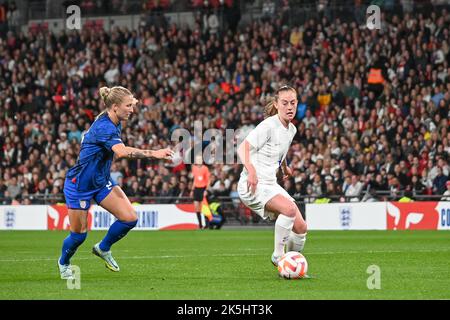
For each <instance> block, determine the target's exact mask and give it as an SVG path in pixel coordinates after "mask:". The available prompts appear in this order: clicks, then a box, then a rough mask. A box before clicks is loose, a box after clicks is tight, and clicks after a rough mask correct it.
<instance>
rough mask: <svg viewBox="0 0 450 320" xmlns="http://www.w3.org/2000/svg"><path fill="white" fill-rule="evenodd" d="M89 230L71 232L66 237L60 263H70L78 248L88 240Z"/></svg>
mask: <svg viewBox="0 0 450 320" xmlns="http://www.w3.org/2000/svg"><path fill="white" fill-rule="evenodd" d="M86 237H87V232H85V233H75V232H70V234H69V236H68V237H67V238H66V239H64V242H63V247H62V253H61V258H60V259H59V263H60V264H69V263H70V258H72V256H73V255H74V254H75V252H76V251H77V248H78V247H79V246H80V245H81V244H82V243H83V242H84V240H86Z"/></svg>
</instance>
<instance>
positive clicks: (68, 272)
mask: <svg viewBox="0 0 450 320" xmlns="http://www.w3.org/2000/svg"><path fill="white" fill-rule="evenodd" d="M58 269H59V273H60V275H61V279H63V280H74V279H75V277H74V276H73V272H72V267H71V265H70V264H60V263H59V258H58Z"/></svg>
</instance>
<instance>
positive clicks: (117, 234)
mask: <svg viewBox="0 0 450 320" xmlns="http://www.w3.org/2000/svg"><path fill="white" fill-rule="evenodd" d="M137 222H138V221H137V220H136V221H131V222H124V221H120V220H117V221H116V222H114V223H113V224H112V225H111V227H109V230H108V233H107V234H106V236H105V237H104V238H103V240H102V242H100V245H99V247H100V250H102V251H109V250H110V249H111V246H112V245H113V244H114V243H116V242H117V241H119V240H120V239H122V238H123V237H125V235H126V234H127V233H128V231H130V230H131V229H133V228H134V227H135V226H136V224H137Z"/></svg>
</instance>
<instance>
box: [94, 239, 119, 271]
mask: <svg viewBox="0 0 450 320" xmlns="http://www.w3.org/2000/svg"><path fill="white" fill-rule="evenodd" d="M99 245H100V242H99V243H97V244H96V245H95V246H94V247H93V248H92V253H93V254H95V255H96V256H97V257H100V258H101V259H103V260H104V261H105V266H106V267H107V268H108V269H109V270H111V271H114V272H119V271H120V268H119V265H118V264H117V262H116V260H114V258H113V257H112V254H111V250H109V251H102V250H101V249H100V247H99Z"/></svg>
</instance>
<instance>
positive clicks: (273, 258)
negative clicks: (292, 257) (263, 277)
mask: <svg viewBox="0 0 450 320" xmlns="http://www.w3.org/2000/svg"><path fill="white" fill-rule="evenodd" d="M280 258H281V257H276V256H275V255H274V254H273V253H272V257H271V258H270V261H271V262H272V264H273V265H274V266H275V268H278V261H279V260H280Z"/></svg>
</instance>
